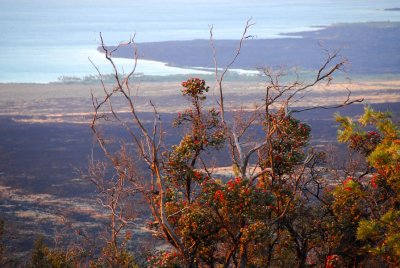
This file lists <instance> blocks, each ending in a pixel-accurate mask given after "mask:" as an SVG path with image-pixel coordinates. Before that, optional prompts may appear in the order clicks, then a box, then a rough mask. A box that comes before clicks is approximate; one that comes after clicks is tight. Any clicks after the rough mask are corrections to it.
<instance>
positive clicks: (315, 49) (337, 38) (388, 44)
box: [98, 21, 400, 74]
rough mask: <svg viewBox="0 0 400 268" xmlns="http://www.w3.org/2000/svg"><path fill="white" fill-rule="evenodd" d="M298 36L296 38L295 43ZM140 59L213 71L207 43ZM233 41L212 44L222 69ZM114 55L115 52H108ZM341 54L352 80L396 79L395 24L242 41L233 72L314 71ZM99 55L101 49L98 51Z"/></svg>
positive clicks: (150, 50)
mask: <svg viewBox="0 0 400 268" xmlns="http://www.w3.org/2000/svg"><path fill="white" fill-rule="evenodd" d="M298 36H300V37H301V38H295V37H298ZM136 45H137V49H138V52H139V58H140V59H145V60H154V61H161V62H164V63H166V64H167V65H169V66H174V67H181V68H195V67H202V68H213V67H214V66H213V64H214V63H213V60H212V51H211V48H210V43H209V40H206V39H195V40H187V41H161V42H146V43H137V44H136ZM237 45H238V40H222V39H217V40H214V46H215V48H216V51H217V57H218V62H219V66H221V67H222V66H226V65H227V64H228V62H230V60H231V58H232V54H234V52H235V51H236V49H237ZM107 47H108V48H109V49H114V48H115V47H116V46H107ZM325 49H326V50H328V51H335V50H338V49H339V50H341V55H342V56H344V57H345V58H347V59H349V61H350V62H351V68H350V72H351V73H353V74H384V73H391V72H392V73H400V64H399V63H398V62H399V60H400V56H398V51H400V22H391V21H380V22H363V23H336V24H332V25H328V26H326V27H324V28H322V29H319V28H317V29H315V30H311V31H301V32H293V33H282V38H273V39H246V40H245V42H244V44H243V47H242V51H241V55H240V57H239V59H238V61H237V62H236V63H235V64H234V65H233V66H232V67H233V68H238V69H244V70H254V69H255V68H257V67H262V66H269V67H276V66H286V67H287V68H288V69H290V68H294V67H300V68H303V69H307V70H312V69H314V70H315V69H318V67H319V66H320V64H321V62H323V60H324V57H325V55H324V50H325ZM98 50H99V51H100V52H101V51H102V49H101V48H98ZM132 51H133V50H132V47H128V46H123V47H120V49H119V50H118V51H116V52H114V54H113V55H114V57H116V58H131V55H133V54H132Z"/></svg>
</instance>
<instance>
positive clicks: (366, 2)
mask: <svg viewBox="0 0 400 268" xmlns="http://www.w3.org/2000/svg"><path fill="white" fill-rule="evenodd" d="M398 7H400V1H398V0H379V1H375V0H279V1H275V0H274V1H273V0H246V1H243V0H241V1H239V0H212V1H211V0H191V1H187V0H165V1H161V0H146V1H138V0H114V1H109V0H107V1H105V0H64V1H57V0H1V1H0V29H1V30H0V82H18V83H19V82H35V83H46V82H52V81H57V79H58V77H60V76H63V75H64V76H76V77H83V76H86V75H94V74H96V72H95V69H94V68H93V66H92V65H91V64H90V62H89V60H88V57H90V59H91V60H92V61H94V62H95V63H96V65H98V66H99V67H100V69H101V71H102V72H104V73H107V72H109V69H108V68H107V63H106V62H105V60H104V58H103V56H102V55H101V54H100V53H99V52H97V50H96V48H97V46H99V44H100V39H99V32H102V34H103V37H104V40H105V42H106V44H108V45H114V44H118V43H119V42H121V41H126V40H128V39H129V38H130V37H132V36H133V35H135V34H136V35H135V41H136V42H148V41H166V40H191V39H207V38H209V27H210V25H213V27H214V36H215V38H216V39H238V38H239V37H240V35H241V33H242V31H243V27H244V25H245V22H246V20H248V19H249V18H251V19H252V22H254V23H255V25H254V26H253V27H252V28H251V32H250V34H252V35H254V36H256V37H257V38H279V37H281V36H282V35H281V34H283V33H291V32H297V31H304V30H313V29H316V28H318V27H319V28H320V27H323V26H329V25H331V24H334V23H341V22H346V23H347V22H349V23H350V22H370V21H400V12H397V11H385V9H388V8H398ZM117 63H118V64H119V65H121V66H123V67H124V68H129V67H130V66H131V65H132V63H133V61H132V60H128V59H118V60H117ZM138 72H141V73H144V74H149V75H170V74H184V73H192V72H193V70H187V69H181V68H175V67H169V66H166V65H165V64H163V63H159V62H152V61H144V60H142V61H139V66H138Z"/></svg>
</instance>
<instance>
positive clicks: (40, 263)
mask: <svg viewBox="0 0 400 268" xmlns="http://www.w3.org/2000/svg"><path fill="white" fill-rule="evenodd" d="M28 266H29V267H32V268H39V267H40V268H69V267H74V266H73V263H72V261H71V260H70V259H68V256H67V254H66V252H63V251H60V250H52V249H49V248H48V247H47V246H46V245H45V244H44V242H43V238H42V237H40V238H38V239H37V240H36V242H35V247H34V249H33V252H32V255H31V260H30V263H29V265H28Z"/></svg>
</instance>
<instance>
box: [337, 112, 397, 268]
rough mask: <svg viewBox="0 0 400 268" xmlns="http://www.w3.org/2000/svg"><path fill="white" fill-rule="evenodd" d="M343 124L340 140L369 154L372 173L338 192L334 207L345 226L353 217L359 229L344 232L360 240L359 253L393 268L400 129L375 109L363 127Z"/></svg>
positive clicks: (348, 122) (360, 123)
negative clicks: (378, 259)
mask: <svg viewBox="0 0 400 268" xmlns="http://www.w3.org/2000/svg"><path fill="white" fill-rule="evenodd" d="M337 121H338V122H339V123H340V124H341V125H340V131H339V141H342V142H347V143H348V146H349V148H350V149H352V150H354V151H357V152H359V153H361V154H363V155H365V157H366V160H367V162H368V164H369V168H368V173H370V175H369V176H368V177H365V176H364V177H360V178H357V179H354V180H353V179H352V181H353V182H354V183H353V182H352V183H351V184H350V183H349V182H347V183H346V182H345V183H344V185H343V186H338V187H337V188H336V190H335V191H334V199H335V200H334V202H333V208H334V209H335V212H336V216H337V219H339V222H340V223H341V224H343V223H344V222H343V220H344V218H343V216H344V215H347V216H348V219H349V220H351V224H352V225H353V227H354V225H356V227H357V228H356V229H355V230H353V231H352V232H350V233H347V234H346V233H344V234H345V235H350V236H356V238H357V239H358V241H359V242H360V244H359V248H358V249H356V253H357V254H363V255H364V257H368V256H369V254H372V256H376V257H377V258H379V257H383V258H384V260H385V262H386V263H387V264H388V265H394V266H395V265H400V254H399V253H400V251H399V248H400V242H398V241H400V240H399V234H400V207H399V204H400V129H399V127H398V126H396V125H395V124H394V123H393V122H392V121H391V120H390V113H387V112H386V113H382V112H376V111H374V110H373V109H371V108H369V107H366V108H365V113H364V115H363V116H362V117H360V119H359V120H358V123H353V122H352V121H351V119H349V118H346V117H339V116H338V117H337ZM371 128H374V129H375V130H372V131H371V130H370V129H371ZM367 129H368V130H367ZM367 179H368V180H369V181H366V180H367ZM345 222H348V220H347V221H345Z"/></svg>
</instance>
